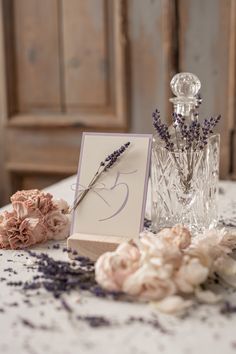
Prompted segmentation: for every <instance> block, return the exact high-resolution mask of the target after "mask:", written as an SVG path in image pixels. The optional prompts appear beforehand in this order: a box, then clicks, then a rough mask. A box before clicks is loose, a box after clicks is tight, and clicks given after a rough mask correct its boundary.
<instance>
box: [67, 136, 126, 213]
mask: <svg viewBox="0 0 236 354" xmlns="http://www.w3.org/2000/svg"><path fill="white" fill-rule="evenodd" d="M129 146H130V142H129V141H128V142H127V143H125V144H124V145H121V147H120V148H119V149H117V150H115V151H113V153H112V154H110V155H108V156H107V157H106V158H105V160H104V161H101V162H100V165H99V167H98V169H97V172H96V173H95V175H94V176H93V178H92V180H91V181H90V183H89V185H88V187H87V188H86V189H85V190H83V191H82V192H81V193H80V194H79V197H78V198H77V199H76V201H75V203H74V206H73V208H72V210H73V209H76V208H77V207H78V205H79V204H80V203H81V202H82V200H83V199H84V197H85V196H86V194H87V193H88V192H89V190H90V189H91V188H92V187H93V186H94V185H95V183H96V182H97V180H98V179H99V177H100V176H101V175H102V174H103V173H104V172H107V171H108V170H109V169H110V168H111V167H112V166H113V165H114V164H115V163H116V161H117V160H118V158H120V157H121V155H123V153H124V152H125V151H126V150H127V149H128V147H129Z"/></svg>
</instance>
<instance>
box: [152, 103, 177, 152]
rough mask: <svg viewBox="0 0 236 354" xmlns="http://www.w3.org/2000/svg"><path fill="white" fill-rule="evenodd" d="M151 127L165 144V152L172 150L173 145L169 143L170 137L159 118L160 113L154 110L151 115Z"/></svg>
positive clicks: (166, 127) (165, 126)
mask: <svg viewBox="0 0 236 354" xmlns="http://www.w3.org/2000/svg"><path fill="white" fill-rule="evenodd" d="M152 117H153V125H154V128H155V129H156V131H157V133H158V135H159V137H160V138H161V139H162V140H163V141H164V142H165V144H166V145H165V147H166V149H167V150H171V151H172V150H173V148H174V144H173V142H171V136H170V133H169V130H168V126H167V125H166V124H165V123H163V122H162V121H161V118H160V111H159V110H158V109H156V110H155V111H154V112H153V114H152Z"/></svg>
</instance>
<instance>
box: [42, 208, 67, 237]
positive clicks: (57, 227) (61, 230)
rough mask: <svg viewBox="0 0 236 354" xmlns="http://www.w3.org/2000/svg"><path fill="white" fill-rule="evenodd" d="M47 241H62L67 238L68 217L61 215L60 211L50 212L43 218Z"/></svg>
mask: <svg viewBox="0 0 236 354" xmlns="http://www.w3.org/2000/svg"><path fill="white" fill-rule="evenodd" d="M44 222H45V226H46V228H47V237H48V239H49V240H64V239H65V238H67V237H68V236H69V232H70V219H69V215H65V214H62V213H61V211H60V210H52V211H50V212H49V213H48V214H47V215H46V216H45V217H44Z"/></svg>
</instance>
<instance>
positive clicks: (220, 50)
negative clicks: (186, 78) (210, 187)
mask: <svg viewBox="0 0 236 354" xmlns="http://www.w3.org/2000/svg"><path fill="white" fill-rule="evenodd" d="M178 4H179V7H178V14H179V20H178V24H179V71H189V72H193V73H195V74H196V75H197V76H198V77H199V78H200V80H201V83H202V89H201V92H202V96H203V99H204V101H203V104H202V107H201V110H200V112H201V115H202V116H203V117H204V118H205V117H209V116H210V115H217V114H221V115H222V120H221V122H220V126H219V130H220V132H221V177H227V176H229V173H230V169H231V153H232V152H231V151H230V147H231V130H232V126H233V117H234V114H235V109H234V106H235V104H234V100H235V6H236V2H235V0H232V1H231V0H226V1H225V0H207V1H206V0H198V1H195V0H179V2H178Z"/></svg>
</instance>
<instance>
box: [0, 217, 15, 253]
mask: <svg viewBox="0 0 236 354" xmlns="http://www.w3.org/2000/svg"><path fill="white" fill-rule="evenodd" d="M16 220H17V217H16V213H15V212H8V211H5V212H4V213H3V214H2V215H0V247H1V248H10V243H9V233H8V230H9V228H11V227H12V226H13V227H14V229H15V228H16ZM18 225H19V224H18Z"/></svg>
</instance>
